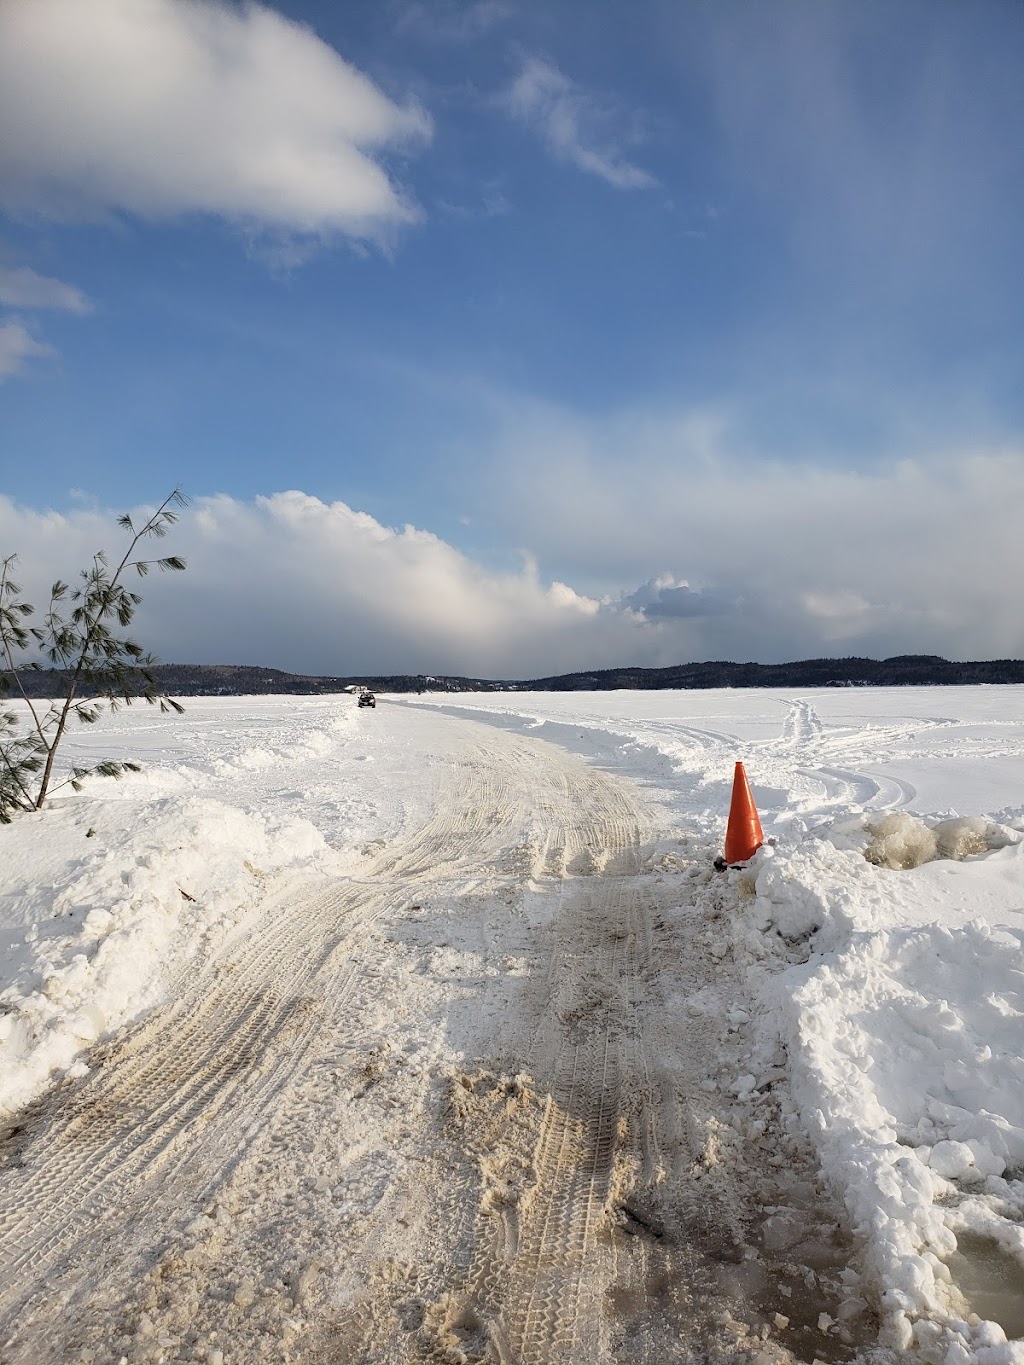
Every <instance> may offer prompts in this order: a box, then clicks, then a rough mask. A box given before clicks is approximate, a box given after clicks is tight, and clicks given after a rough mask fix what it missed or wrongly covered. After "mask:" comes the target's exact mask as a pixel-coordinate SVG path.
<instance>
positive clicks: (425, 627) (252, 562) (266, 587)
mask: <svg viewBox="0 0 1024 1365" xmlns="http://www.w3.org/2000/svg"><path fill="white" fill-rule="evenodd" d="M116 540H117V531H116V529H115V527H114V513H113V512H112V511H105V510H96V509H91V508H78V509H76V510H74V511H71V512H68V513H61V514H59V513H56V512H47V511H39V510H35V509H30V508H22V507H18V506H16V505H15V504H14V503H12V502H11V501H9V500H7V499H4V498H0V544H2V545H3V546H4V547H5V552H10V551H18V552H19V553H20V560H21V563H20V566H19V578H20V580H21V581H22V582H24V583H25V584H26V585H30V586H31V590H32V592H34V593H35V594H36V595H37V598H40V599H41V598H42V594H43V593H44V591H45V588H46V585H47V584H48V583H49V582H50V581H51V580H52V578H53V577H54V576H56V575H57V574H62V575H64V576H65V577H69V576H71V575H72V574H73V573H74V571H75V568H76V566H77V565H80V564H84V563H86V562H87V561H88V559H89V557H90V556H91V555H92V554H93V553H94V552H95V551H96V550H97V549H99V548H102V547H106V546H113V545H114V544H115V542H116ZM164 547H170V548H172V549H173V552H175V553H180V554H183V555H184V556H185V557H186V558H187V559H188V570H187V572H186V573H185V574H182V575H178V574H174V575H171V576H169V577H168V578H166V579H160V578H155V577H150V578H147V579H146V582H145V585H144V601H143V605H142V608H141V609H140V614H139V617H138V618H137V624H138V635H139V638H140V639H141V641H142V642H143V643H144V644H145V645H146V646H147V647H151V648H153V649H154V650H155V651H156V652H157V653H158V654H159V655H160V656H161V657H162V658H164V659H166V660H174V661H180V662H229V663H258V664H264V665H272V666H277V667H281V668H287V669H294V670H297V671H300V672H312V673H359V672H371V671H372V672H411V673H422V672H426V673H442V672H443V673H466V674H471V675H475V676H481V677H522V676H528V675H531V674H532V675H534V676H537V675H539V674H542V673H546V672H553V671H560V670H568V669H572V668H576V667H580V666H584V665H586V666H601V665H602V664H603V665H607V666H611V665H613V664H616V663H621V662H623V661H624V660H626V659H630V658H633V657H635V656H637V655H638V654H641V653H642V652H643V651H644V649H645V647H646V646H645V640H644V636H645V634H646V633H648V632H649V631H650V627H648V626H645V624H644V622H643V620H642V618H640V617H638V616H637V615H636V614H635V613H633V612H630V611H624V610H622V609H620V608H617V607H615V606H614V605H612V604H610V603H607V602H605V603H602V602H599V601H597V600H595V599H593V598H590V597H588V596H587V595H586V594H583V593H579V592H576V591H574V590H573V589H572V588H571V587H569V586H568V585H567V584H565V583H561V582H557V581H556V582H545V580H544V579H543V577H542V576H541V574H540V572H539V571H538V569H537V566H536V565H535V564H534V563H533V562H532V561H531V560H529V559H527V560H526V562H525V563H524V564H523V566H522V568H521V569H519V570H518V571H516V572H512V573H505V574H501V573H493V572H490V571H488V570H486V569H484V568H482V567H481V566H480V565H479V564H478V563H475V562H474V561H473V560H472V559H470V558H468V557H467V556H465V555H463V554H461V553H460V552H459V551H458V550H456V549H455V548H454V547H453V546H451V545H449V544H447V543H446V542H445V541H443V540H441V539H439V538H438V537H437V536H435V535H432V534H431V533H430V532H428V531H423V530H419V529H417V528H415V527H412V526H405V527H403V528H401V529H393V528H389V527H386V526H383V525H381V524H380V523H379V522H378V521H376V520H375V519H374V518H373V517H371V516H368V515H366V514H365V513H360V512H357V511H354V510H353V509H352V508H351V507H348V506H347V505H346V504H345V503H341V502H335V503H325V502H322V501H321V500H319V499H318V498H315V497H311V496H309V495H308V494H305V493H301V492H294V491H293V492H287V493H278V494H274V495H273V496H269V497H260V498H256V499H255V500H254V501H251V502H242V501H239V500H236V499H234V498H230V497H226V496H219V497H211V498H199V499H197V501H196V503H195V505H194V506H193V507H192V508H191V509H190V510H189V511H187V512H186V513H184V514H183V516H182V519H181V521H180V523H179V525H178V526H177V527H176V528H175V531H174V534H173V544H172V542H171V541H164V542H161V552H166V550H165V549H164ZM30 600H31V598H30Z"/></svg>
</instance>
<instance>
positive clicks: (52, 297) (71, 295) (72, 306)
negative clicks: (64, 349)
mask: <svg viewBox="0 0 1024 1365" xmlns="http://www.w3.org/2000/svg"><path fill="white" fill-rule="evenodd" d="M0 303H6V304H8V305H9V306H10V307H12V308H61V309H64V310H65V311H66V312H68V313H88V312H89V311H90V309H91V307H92V305H91V304H90V303H89V300H88V299H87V298H86V297H85V295H84V294H83V293H82V291H81V290H80V289H76V288H75V286H74V285H73V284H65V283H64V281H63V280H55V279H53V278H52V277H51V276H49V275H37V274H36V272H35V271H34V270H29V268H28V267H27V266H21V267H19V268H16V269H10V268H8V267H4V266H0Z"/></svg>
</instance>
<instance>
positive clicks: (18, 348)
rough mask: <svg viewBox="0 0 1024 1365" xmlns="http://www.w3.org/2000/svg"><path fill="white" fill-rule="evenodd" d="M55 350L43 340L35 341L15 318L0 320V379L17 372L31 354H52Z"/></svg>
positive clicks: (29, 358)
mask: <svg viewBox="0 0 1024 1365" xmlns="http://www.w3.org/2000/svg"><path fill="white" fill-rule="evenodd" d="M56 354H57V352H56V351H55V350H54V349H53V347H52V346H47V345H46V343H45V342H43V341H36V339H35V337H34V336H33V335H32V333H31V332H30V331H29V330H28V328H27V327H26V326H25V324H24V323H23V322H20V321H19V320H18V319H17V318H4V319H3V320H2V321H0V380H3V379H6V378H8V377H9V376H10V375H12V374H19V373H20V372H21V371H22V370H23V369H24V366H25V361H26V360H31V359H32V357H33V356H53V355H56Z"/></svg>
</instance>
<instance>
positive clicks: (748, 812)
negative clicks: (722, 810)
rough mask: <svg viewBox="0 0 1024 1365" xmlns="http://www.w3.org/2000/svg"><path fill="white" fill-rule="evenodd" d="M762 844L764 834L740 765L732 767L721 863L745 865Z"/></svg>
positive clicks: (744, 773)
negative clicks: (733, 772)
mask: <svg viewBox="0 0 1024 1365" xmlns="http://www.w3.org/2000/svg"><path fill="white" fill-rule="evenodd" d="M763 843H764V832H763V830H762V829H761V821H760V819H759V818H758V814H757V807H756V806H755V805H754V797H753V795H752V793H751V790H750V783H749V782H748V781H747V774H746V771H745V769H744V767H743V764H742V763H737V764H736V773H735V776H734V777H733V780H732V803H731V804H730V806H729V825H728V828H727V829H726V831H725V861H726V862H727V863H730V864H731V863H745V862H746V861H747V859H748V858H752V857H753V856H754V854H755V853H756V852H757V850H758V849H759V848H760V847H761V845H762V844H763Z"/></svg>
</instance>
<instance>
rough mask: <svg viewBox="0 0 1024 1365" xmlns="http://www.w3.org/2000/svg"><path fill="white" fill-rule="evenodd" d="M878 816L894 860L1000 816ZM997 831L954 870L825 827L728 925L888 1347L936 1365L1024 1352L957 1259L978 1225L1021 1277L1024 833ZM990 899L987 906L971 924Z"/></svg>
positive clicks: (985, 826) (989, 1363)
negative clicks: (881, 1317)
mask: <svg viewBox="0 0 1024 1365" xmlns="http://www.w3.org/2000/svg"><path fill="white" fill-rule="evenodd" d="M879 824H881V825H882V831H881V834H880V832H879V828H878V825H876V826H875V828H874V829H873V830H866V831H865V837H866V838H867V839H868V840H869V841H870V840H877V839H879V838H880V837H881V838H882V839H886V840H889V841H890V843H889V845H888V847H889V852H890V855H891V858H892V862H893V863H894V864H895V866H897V867H906V866H907V862H908V861H909V860H910V859H912V858H915V857H916V856H917V854H918V852H919V851H920V850H921V849H922V848H928V849H930V850H931V851H930V854H929V856H930V857H931V858H933V859H934V856H935V853H936V851H937V850H938V848H939V847H944V848H945V849H947V850H950V851H953V852H959V853H961V855H962V856H974V857H976V854H974V853H973V852H972V850H975V849H976V848H977V846H978V842H979V840H980V839H981V838H982V837H983V836H986V835H987V834H988V832H989V830H990V829H991V826H990V823H989V822H986V821H980V820H979V821H970V820H956V821H949V822H944V826H943V825H942V824H940V825H939V826H936V827H934V828H933V829H927V827H926V826H925V825H924V824H923V823H922V822H920V821H910V820H909V817H908V818H907V821H906V822H904V821H899V822H897V821H893V820H891V819H890V820H887V821H886V822H879ZM912 826H913V828H912ZM921 830H923V831H924V832H925V834H926V835H928V836H929V837H928V838H922V837H921V835H920V834H919V833H918V831H921ZM991 837H992V838H993V839H994V840H995V841H999V842H1002V843H1003V844H1004V847H1003V848H1002V849H1001V850H1000V851H997V852H994V853H990V854H989V855H988V856H987V857H985V858H977V860H976V861H975V862H973V863H970V864H960V865H957V866H956V876H955V877H951V876H950V871H951V869H950V868H949V866H948V865H947V866H944V865H943V863H941V862H937V861H931V862H928V863H927V865H922V866H919V867H918V870H917V871H911V872H906V871H901V872H896V871H892V870H890V868H889V867H884V866H874V865H872V863H871V862H867V861H865V860H864V858H863V850H858V849H851V848H838V847H836V845H835V844H834V843H832V842H831V841H830V840H828V839H826V838H820V837H819V838H813V837H811V838H807V839H805V840H803V841H801V842H799V843H797V844H796V845H795V846H793V847H790V848H788V849H787V848H784V847H780V848H777V849H774V850H773V849H770V848H766V849H764V850H762V851H761V853H760V854H758V856H757V858H756V859H755V860H754V863H753V864H752V865H751V867H750V868H749V869H747V870H745V871H742V872H734V873H731V874H729V875H730V877H731V878H732V879H733V880H734V882H735V883H736V884H737V885H738V886H739V887H740V888H742V887H743V886H744V885H745V886H746V887H747V889H748V891H749V890H751V889H752V890H753V892H754V894H753V896H750V895H749V894H748V895H747V896H746V897H745V898H743V897H740V898H739V899H738V901H737V905H736V914H735V918H734V921H733V925H732V937H733V946H734V950H735V951H736V953H737V954H738V955H739V957H740V959H741V960H742V961H745V962H746V964H747V977H748V983H749V986H750V988H751V991H752V994H753V995H754V997H755V998H756V1000H757V1002H758V1004H759V1007H760V1009H761V1011H762V1024H763V1026H764V1028H763V1035H762V1044H761V1045H762V1047H763V1048H765V1049H771V1048H775V1047H777V1046H778V1044H779V1043H780V1042H781V1043H782V1045H783V1046H784V1047H785V1049H786V1051H787V1054H788V1057H789V1067H790V1075H791V1100H792V1104H793V1122H795V1123H797V1124H798V1125H799V1126H800V1128H801V1129H802V1130H803V1131H804V1132H806V1133H808V1134H809V1135H810V1136H811V1137H812V1139H813V1140H814V1142H815V1143H816V1146H817V1148H818V1152H819V1156H820V1160H821V1165H822V1170H823V1172H824V1174H825V1175H826V1177H827V1178H828V1179H829V1181H830V1182H831V1184H832V1186H833V1188H834V1189H835V1191H836V1192H837V1194H839V1195H840V1196H841V1197H842V1198H843V1199H844V1200H845V1202H846V1206H847V1209H848V1211H849V1215H850V1219H851V1225H852V1227H853V1229H854V1231H855V1233H856V1234H857V1236H858V1237H859V1238H860V1239H862V1242H863V1246H864V1248H865V1258H864V1263H863V1266H862V1267H861V1268H862V1272H863V1274H864V1276H865V1283H866V1287H867V1289H868V1291H869V1292H870V1293H871V1294H872V1296H873V1298H874V1299H875V1300H876V1301H877V1302H878V1303H880V1304H881V1306H882V1309H883V1312H884V1314H885V1329H884V1336H883V1340H884V1341H885V1342H886V1344H888V1345H889V1346H891V1347H894V1348H898V1349H906V1348H908V1347H910V1346H912V1345H913V1346H914V1347H915V1349H916V1350H917V1352H918V1353H919V1358H920V1359H921V1360H923V1361H925V1362H928V1365H966V1362H969V1361H974V1362H977V1365H1020V1363H1021V1362H1024V1342H1007V1340H1006V1336H1005V1333H1004V1332H1003V1330H1002V1328H1001V1327H999V1326H998V1325H997V1324H996V1323H995V1322H991V1321H984V1320H982V1319H980V1318H979V1317H978V1316H977V1315H976V1314H974V1313H972V1310H971V1306H970V1304H969V1302H968V1300H967V1299H966V1298H965V1296H964V1294H963V1293H962V1292H961V1289H960V1287H958V1285H957V1283H956V1277H955V1276H954V1275H953V1274H952V1273H951V1271H950V1264H949V1263H950V1261H951V1258H952V1257H953V1254H954V1252H956V1250H957V1239H958V1236H962V1234H964V1233H965V1232H969V1233H972V1234H976V1235H982V1236H984V1237H985V1238H987V1239H990V1241H991V1242H992V1243H993V1244H994V1245H995V1247H997V1248H998V1249H1000V1250H1001V1253H1002V1255H1003V1256H1004V1257H1009V1258H1012V1261H1013V1262H1014V1263H1015V1265H1016V1274H1017V1276H1018V1277H1020V1275H1021V1274H1022V1272H1024V1227H1022V1223H1024V1057H1022V1055H1021V1054H1022V1041H1024V1030H1022V1020H1024V989H1022V988H1024V950H1022V946H1024V894H1022V892H1021V887H1022V885H1024V844H1022V843H1020V842H1016V843H1014V842H1013V840H1014V839H1016V840H1018V841H1019V840H1020V838H1021V835H1020V834H1019V833H1017V832H1015V831H1011V830H999V829H998V828H996V829H994V830H992V833H991ZM847 841H848V840H847ZM986 846H987V838H986ZM965 850H966V851H967V852H966V855H965ZM982 903H984V904H986V906H987V908H988V911H989V916H988V918H986V919H973V920H972V919H971V918H969V917H970V915H971V913H972V910H975V909H976V908H977V906H978V905H979V904H982ZM996 905H998V906H1000V907H1001V911H1002V913H1001V914H1000V915H998V916H996V915H994V914H993V907H994V906H996ZM994 920H995V922H993V921H994ZM936 921H942V922H936ZM752 1069H756V1067H752ZM954 1264H955V1262H954Z"/></svg>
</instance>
